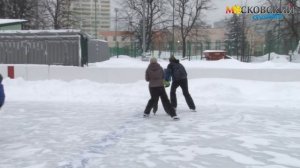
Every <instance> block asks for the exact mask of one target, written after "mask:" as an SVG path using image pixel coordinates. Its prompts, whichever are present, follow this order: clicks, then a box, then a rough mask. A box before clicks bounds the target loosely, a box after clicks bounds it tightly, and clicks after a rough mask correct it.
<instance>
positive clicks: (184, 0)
mask: <svg viewBox="0 0 300 168" xmlns="http://www.w3.org/2000/svg"><path fill="white" fill-rule="evenodd" d="M208 9H210V0H176V4H175V11H176V13H177V14H178V17H179V28H180V34H181V41H182V57H183V58H184V57H185V56H186V40H187V37H188V36H190V32H191V30H192V29H193V27H194V25H195V23H196V22H197V21H201V17H202V14H203V11H205V10H208Z"/></svg>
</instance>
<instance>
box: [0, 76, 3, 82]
mask: <svg viewBox="0 0 300 168" xmlns="http://www.w3.org/2000/svg"><path fill="white" fill-rule="evenodd" d="M2 80H3V76H2V74H0V83H2Z"/></svg>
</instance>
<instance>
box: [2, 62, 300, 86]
mask: <svg viewBox="0 0 300 168" xmlns="http://www.w3.org/2000/svg"><path fill="white" fill-rule="evenodd" d="M7 66H8V65H3V64H2V65H0V73H1V74H2V75H3V76H4V77H7ZM14 69H15V78H19V77H21V78H23V79H25V80H29V81H33V80H47V79H57V80H63V81H71V80H76V79H87V80H91V81H95V82H100V83H131V82H136V81H139V80H145V77H144V75H145V70H146V67H145V68H96V67H72V66H47V65H14ZM187 71H188V75H189V79H197V78H231V79H243V80H259V81H278V82H290V81H300V75H299V74H300V69H212V68H187Z"/></svg>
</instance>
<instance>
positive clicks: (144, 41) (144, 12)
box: [142, 0, 146, 56]
mask: <svg viewBox="0 0 300 168" xmlns="http://www.w3.org/2000/svg"><path fill="white" fill-rule="evenodd" d="M145 1H146V0H143V47H142V48H143V54H142V55H143V56H145V53H146V21H145V19H146V16H145V15H146V2H145Z"/></svg>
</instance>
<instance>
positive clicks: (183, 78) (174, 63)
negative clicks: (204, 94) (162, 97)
mask: <svg viewBox="0 0 300 168" xmlns="http://www.w3.org/2000/svg"><path fill="white" fill-rule="evenodd" d="M169 62H170V63H169V65H168V67H167V73H166V76H165V80H168V81H170V76H172V84H171V91H170V97H171V104H172V106H173V107H174V108H177V98H176V89H177V88H178V87H179V86H180V87H181V89H182V93H183V95H184V98H185V100H186V103H187V104H188V106H189V108H190V109H191V111H196V106H195V104H194V101H193V99H192V97H191V95H190V93H189V89H188V79H187V73H186V70H185V68H184V66H183V65H182V64H180V63H179V60H177V59H176V58H175V57H174V56H173V55H171V57H170V58H169Z"/></svg>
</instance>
